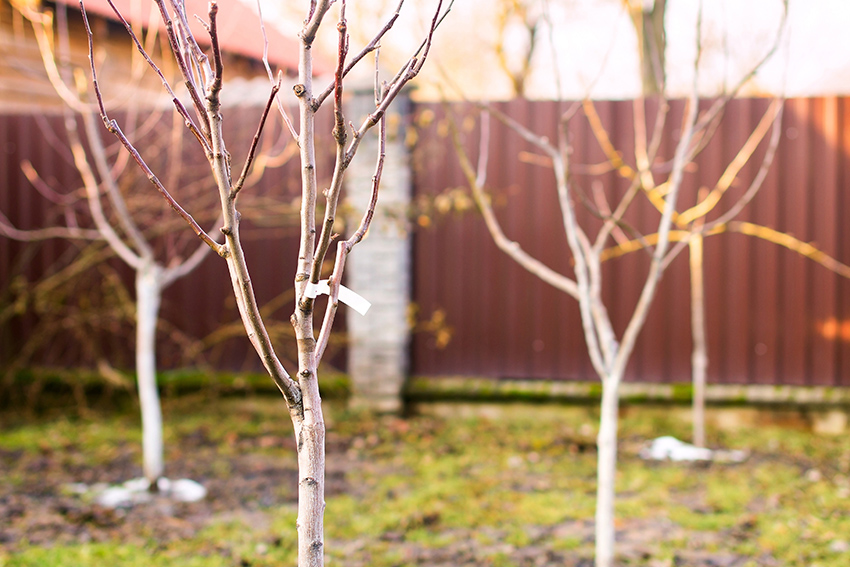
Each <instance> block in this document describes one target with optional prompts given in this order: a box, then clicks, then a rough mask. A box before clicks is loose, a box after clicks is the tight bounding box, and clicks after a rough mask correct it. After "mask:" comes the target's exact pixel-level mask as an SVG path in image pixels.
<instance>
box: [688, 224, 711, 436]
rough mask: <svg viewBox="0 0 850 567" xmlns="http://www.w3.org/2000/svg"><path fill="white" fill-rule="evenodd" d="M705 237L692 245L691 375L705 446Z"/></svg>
mask: <svg viewBox="0 0 850 567" xmlns="http://www.w3.org/2000/svg"><path fill="white" fill-rule="evenodd" d="M702 243H703V237H702V235H701V234H697V235H695V236H694V237H693V238H692V239H691V241H690V243H689V247H690V263H691V335H692V336H693V343H694V344H693V352H692V353H691V372H693V378H692V379H693V390H694V394H693V396H694V398H693V427H694V431H693V436H694V438H693V442H694V445H696V446H697V447H705V381H706V370H707V367H708V345H707V344H706V338H705V285H704V282H703V254H702Z"/></svg>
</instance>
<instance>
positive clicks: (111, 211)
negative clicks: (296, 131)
mask: <svg viewBox="0 0 850 567" xmlns="http://www.w3.org/2000/svg"><path fill="white" fill-rule="evenodd" d="M15 8H16V9H17V10H18V11H19V13H20V14H21V15H22V16H23V17H24V18H25V19H26V21H27V22H28V23H29V24H30V25H31V27H32V30H33V32H34V34H35V38H36V40H37V43H38V47H39V50H40V54H41V58H42V61H43V63H44V68H45V71H46V75H47V77H48V78H49V79H50V82H51V85H52V86H53V88H54V90H55V92H56V94H57V95H58V97H59V98H60V99H61V101H62V104H63V108H62V112H63V118H64V119H63V129H64V134H65V137H66V140H64V143H66V144H67V147H68V148H69V149H70V152H71V157H72V160H73V164H74V167H75V168H76V170H77V172H78V173H79V176H80V178H81V180H82V185H83V187H82V189H81V190H77V189H76V188H68V187H64V188H57V187H52V186H51V184H50V183H49V182H48V181H46V180H45V179H43V178H42V177H41V176H40V175H39V173H38V171H36V169H35V168H34V167H33V166H32V164H31V163H29V162H24V163H23V164H22V168H23V170H24V173H25V174H26V176H27V178H28V180H29V181H30V183H31V184H32V185H33V187H34V188H35V189H36V190H38V191H39V193H40V194H42V195H43V196H45V197H46V201H47V202H48V203H51V204H52V206H54V207H57V208H58V209H59V212H58V214H56V216H57V217H59V218H61V219H62V221H61V222H62V225H61V226H54V227H49V228H41V229H37V230H29V231H22V230H18V229H17V228H15V227H14V226H13V224H12V222H11V221H9V219H7V218H5V216H0V234H3V235H5V236H7V237H10V238H14V239H17V240H25V241H33V240H42V239H47V238H63V239H76V240H80V239H82V240H92V241H97V242H100V243H102V244H105V246H103V245H101V246H98V247H96V248H90V247H89V248H88V249H87V252H86V253H85V254H83V255H81V256H79V262H78V263H76V264H75V263H72V264H71V265H70V266H69V267H66V269H64V270H61V272H64V273H65V275H68V274H72V273H76V274H78V273H79V272H80V271H81V270H85V269H92V268H93V267H95V266H97V265H100V264H102V263H103V262H104V261H105V260H108V259H109V258H112V257H117V258H119V259H120V260H121V261H122V262H123V264H125V265H126V266H128V267H130V268H131V269H132V270H133V273H134V280H135V300H129V297H127V299H128V303H131V304H132V307H131V308H132V311H133V313H132V317H133V318H134V322H135V364H136V381H137V387H138V394H139V401H140V407H141V415H142V446H143V471H144V476H145V479H146V480H147V481H148V483H149V485H150V487H151V489H155V487H156V485H157V481H158V479H159V478H160V477H162V476H163V473H164V469H165V465H164V457H163V452H164V451H163V431H162V410H161V407H160V401H159V392H158V387H157V378H156V369H157V356H156V348H155V347H156V335H157V322H158V320H159V308H160V304H161V299H162V293H163V291H164V290H165V289H166V288H167V287H168V286H169V285H171V284H172V283H174V282H175V281H177V280H178V279H180V278H183V277H185V276H187V275H188V274H190V273H191V272H192V271H193V270H195V268H197V267H198V266H199V265H200V264H201V262H202V261H203V260H204V259H205V258H206V257H207V255H208V253H209V251H210V248H209V246H207V245H205V244H203V243H201V244H198V243H197V242H196V241H195V240H194V239H193V238H191V235H190V234H189V235H187V234H186V231H185V230H184V229H183V227H182V225H181V224H180V223H179V222H177V220H176V219H174V217H173V215H172V213H171V211H170V210H169V208H168V206H167V204H164V203H163V202H162V201H160V200H158V199H151V198H149V197H147V196H140V195H139V194H138V192H139V186H140V185H142V184H144V183H145V182H146V181H145V180H144V179H142V178H141V175H139V173H138V170H136V169H135V168H132V167H128V165H129V164H130V163H131V160H130V159H129V154H121V153H119V154H118V157H117V159H113V156H115V154H116V151H117V150H118V148H117V147H116V144H113V145H112V146H111V147H110V146H109V145H107V144H106V143H105V141H104V139H103V131H102V129H101V128H100V126H99V117H98V115H97V113H96V107H94V106H92V105H91V104H90V103H89V102H88V101H87V100H86V94H85V91H86V82H85V79H84V74H83V70H82V69H81V68H79V67H77V68H74V67H73V65H72V64H71V56H70V47H69V34H68V21H67V14H66V7H65V5H64V4H59V5H57V7H56V13H55V14H54V13H53V12H51V11H49V10H48V9H36V8H34V7H33V5H32V4H30V3H26V2H15ZM157 40H158V34H157V32H156V30H155V29H152V30H150V31H149V32H148V33H146V34H145V35H143V36H141V41H143V42H145V43H146V45H148V48H152V46H154V45H155V43H156V41H157ZM134 52H135V51H134ZM135 59H136V65H135V66H134V69H133V70H132V73H131V74H132V80H131V84H135V85H136V87H137V88H138V86H139V82H140V80H141V77H142V71H143V70H144V68H145V61H144V60H143V59H142V58H141V57H139V56H137V57H135ZM125 112H126V123H127V126H126V127H127V128H128V131H129V132H131V133H132V134H133V135H135V136H136V137H138V138H139V139H141V140H144V141H145V145H146V147H147V148H148V149H149V150H151V151H150V153H149V156H150V157H149V159H151V160H155V161H156V163H158V164H160V165H161V166H162V168H163V171H164V178H165V179H166V180H167V182H168V183H170V184H175V185H176V184H180V185H181V186H182V192H183V194H189V195H192V196H193V198H194V199H195V200H196V201H198V202H203V201H202V199H204V198H205V195H204V193H203V192H202V190H203V184H202V183H199V181H198V173H197V171H193V168H192V167H191V166H190V165H189V164H188V163H184V162H183V157H184V147H185V146H186V143H185V139H184V138H185V136H184V132H185V130H184V127H183V124H182V122H181V121H180V120H171V119H169V116H168V114H167V113H163V111H162V110H157V109H143V108H140V107H139V106H138V105H137V104H133V103H132V102H131V103H130V104H129V105H128V106H127V107H125ZM43 129H45V131H47V130H49V129H50V125H48V124H45V125H43ZM277 151H278V152H279V151H280V148H277ZM262 154H263V158H262V159H261V160H259V161H260V162H261V163H262V164H267V163H269V161H270V159H271V158H272V157H273V156H272V155H270V154H269V153H268V152H262ZM110 160H112V163H110ZM262 170H263V167H257V168H255V171H253V172H252V175H251V176H250V179H249V180H248V184H249V185H250V184H252V183H253V182H255V181H256V180H257V178H258V177H259V176H261V175H262ZM206 199H207V200H206V210H205V211H204V213H203V214H204V217H202V218H201V217H199V218H201V221H202V222H204V223H205V224H207V225H208V226H210V227H211V229H212V230H215V228H216V227H218V226H220V225H221V221H220V220H219V221H216V219H215V216H216V214H214V213H209V209H210V208H211V207H212V206H214V204H215V201H214V200H213V199H211V198H209V197H206ZM59 279H60V280H62V279H65V278H64V276H63V277H60V278H59ZM110 279H111V280H114V281H112V283H113V284H114V285H116V286H118V287H122V286H120V277H117V276H115V277H112V278H110ZM55 280H56V278H54V281H52V282H50V285H47V286H41V287H40V288H39V287H38V286H37V288H36V289H37V291H38V292H39V293H42V294H43V293H50V292H51V291H53V290H55V289H56V288H55V284H56V283H57V282H56V281H55ZM118 287H116V288H115V289H118ZM41 288H43V289H41ZM34 338H37V337H34ZM37 344H38V343H37V342H36V341H33V342H32V343H31V347H32V348H37ZM100 361H102V363H101V364H100V367H101V369H102V370H104V372H102V374H105V375H106V376H114V374H113V373H112V372H110V370H109V368H108V361H107V359H106V357H105V356H104V357H103V358H101V359H100ZM10 371H11V369H10Z"/></svg>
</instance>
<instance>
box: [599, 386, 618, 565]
mask: <svg viewBox="0 0 850 567" xmlns="http://www.w3.org/2000/svg"><path fill="white" fill-rule="evenodd" d="M619 387H620V377H619V376H608V377H607V378H605V379H603V380H602V402H601V404H600V415H599V435H598V437H597V441H596V444H597V451H598V453H597V485H596V567H610V566H611V565H612V564H613V561H614V541H615V533H614V532H615V530H614V500H615V480H616V475H617V427H618V422H619V409H620V408H619V406H620V394H619Z"/></svg>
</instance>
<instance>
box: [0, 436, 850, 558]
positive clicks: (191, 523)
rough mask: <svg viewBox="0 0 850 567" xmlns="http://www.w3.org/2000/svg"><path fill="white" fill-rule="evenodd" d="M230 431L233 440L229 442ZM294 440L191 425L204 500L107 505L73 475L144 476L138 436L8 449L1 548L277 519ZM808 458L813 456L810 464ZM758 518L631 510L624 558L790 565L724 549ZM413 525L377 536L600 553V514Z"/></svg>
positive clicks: (332, 461) (332, 467) (463, 547)
mask: <svg viewBox="0 0 850 567" xmlns="http://www.w3.org/2000/svg"><path fill="white" fill-rule="evenodd" d="M391 427H399V429H400V430H403V429H404V428H405V427H406V426H402V425H399V426H395V425H392V424H391ZM382 442H383V441H382ZM222 443H224V444H226V445H227V446H228V448H227V451H225V452H224V453H223V452H222V451H221V445H222ZM363 443H364V441H363V438H362V437H355V436H350V435H347V434H339V433H334V432H329V435H328V442H327V452H328V467H329V470H328V475H327V484H326V492H327V496H328V497H329V498H330V497H333V496H336V495H343V494H350V495H352V496H353V497H355V498H356V497H357V496H358V492H360V491H362V490H363V488H361V487H360V486H359V485H357V484H356V483H353V482H351V481H350V479H349V473H350V471H352V470H357V469H358V468H362V467H368V466H370V455H369V452H368V451H360V450H359V448H362V445H363ZM293 445H294V441H293V440H292V439H290V438H289V437H288V436H283V435H275V434H267V433H261V434H251V435H245V436H242V435H240V434H238V433H233V435H232V436H230V437H229V438H227V437H226V438H225V439H211V438H210V437H209V435H208V434H207V433H206V431H205V429H204V428H203V427H201V428H198V429H196V430H194V431H191V432H189V433H188V434H186V435H184V436H181V439H180V453H179V454H170V455H169V456H168V457H167V462H168V465H167V466H168V469H167V474H168V476H169V477H170V478H172V479H176V478H191V479H197V480H200V481H201V482H202V483H203V484H204V486H205V487H206V488H207V490H208V495H207V497H206V498H205V499H203V500H201V501H199V502H193V503H180V502H173V501H170V500H169V499H167V498H165V497H163V496H157V495H154V496H153V497H152V499H151V500H150V501H149V502H146V503H142V504H136V505H133V506H131V507H123V508H118V509H109V508H105V507H102V506H99V505H97V504H95V503H93V502H92V501H91V499H90V498H89V499H86V498H83V497H80V496H79V495H76V494H73V493H72V492H70V491H69V490H68V488H67V487H68V485H69V484H70V483H86V484H87V485H93V484H95V483H120V482H123V481H126V480H127V479H131V478H136V477H139V476H141V468H140V466H139V463H138V457H139V450H138V447H136V446H135V445H134V444H133V443H131V442H129V441H128V442H122V443H119V444H118V445H117V446H115V447H113V448H112V449H111V452H110V453H109V459H108V460H107V461H106V462H104V463H102V464H100V465H98V466H97V467H92V466H91V465H90V464H89V463H90V459H91V457H90V455H87V453H90V450H86V449H85V448H83V447H80V446H75V445H73V444H70V445H65V446H63V447H61V450H57V449H53V448H50V446H49V445H47V444H45V445H44V446H43V447H42V449H41V450H40V451H38V452H36V453H34V452H32V451H24V450H22V449H21V450H8V449H5V450H4V449H0V471H2V475H0V481H2V480H3V478H5V481H2V482H0V557H2V556H3V552H5V553H6V554H12V553H15V551H16V550H18V549H20V547H21V546H22V545H30V546H32V545H35V546H57V545H63V544H76V543H86V542H108V541H119V542H122V543H138V544H140V545H146V546H148V547H150V545H151V542H154V545H161V546H167V545H168V544H169V542H173V541H175V540H180V539H189V538H192V537H194V536H195V535H196V534H198V533H199V531H201V530H203V529H204V527H205V526H208V525H209V524H210V522H211V521H213V520H221V519H222V518H237V519H239V520H240V521H243V522H246V523H248V524H249V525H251V526H252V527H257V528H258V529H261V528H262V529H268V524H269V510H272V509H275V508H278V507H281V506H289V507H294V506H295V503H296V495H295V487H296V482H297V475H296V469H295V461H294V459H282V458H280V456H274V455H271V454H265V453H263V451H262V450H263V449H264V448H267V447H271V446H274V447H285V448H287V449H291V450H294V446H293ZM573 449H575V450H576V451H580V452H583V453H586V452H594V451H595V448H594V447H593V446H592V445H590V446H577V447H575V448H574V447H572V446H570V447H569V450H571V451H572V450H573ZM628 450H629V449H628V448H626V451H628ZM758 459H759V457H758V455H755V456H753V460H754V461H755V460H758ZM751 464H752V463H749V464H746V465H742V466H744V467H746V466H751ZM691 466H694V467H698V466H700V465H691ZM805 468H806V465H803V466H802V467H801V469H800V470H801V471H803V470H805ZM694 470H696V469H694ZM517 489H518V490H526V489H527V490H528V491H534V490H535V487H534V486H533V485H531V484H530V485H529V486H528V487H524V486H522V485H518V487H517ZM360 495H361V496H362V492H361V494H360ZM694 506H699V503H694ZM754 514H757V511H754ZM753 518H756V516H755V515H754V516H753ZM329 521H330V520H329ZM437 521H439V518H436V519H434V518H430V516H428V515H427V514H426V515H423V516H422V518H420V519H419V522H418V523H419V525H418V526H414V527H420V528H421V527H425V528H427V527H428V526H429V522H431V523H435V522H437ZM754 526H755V521H751V522H750V521H742V522H740V523H738V524H737V525H735V526H734V527H733V528H728V527H726V528H722V529H718V530H716V531H687V530H686V529H684V528H682V527H681V526H679V525H677V524H675V523H674V522H672V521H670V520H668V519H666V518H664V517H659V516H657V515H655V516H652V517H650V518H646V519H632V520H627V521H621V522H619V523H618V526H617V527H618V555H619V560H620V563H621V564H622V565H646V566H650V567H662V566H665V565H668V566H672V565H676V566H690V567H736V566H738V567H743V566H764V567H772V566H779V565H785V564H786V563H782V562H780V561H778V560H777V559H776V558H774V557H773V556H772V555H770V554H762V555H757V556H753V555H743V554H737V553H734V552H731V551H726V550H729V549H733V548H734V547H735V546H733V545H731V544H732V543H734V542H741V541H745V540H747V539H748V538H750V537H752V536H753V535H754V529H755V528H754ZM410 527H411V526H410V525H407V526H405V525H399V526H397V527H395V528H394V529H387V530H386V531H385V532H384V533H375V534H371V535H370V537H371V538H374V539H379V540H381V541H384V542H388V544H391V545H392V546H393V548H394V550H395V552H397V553H398V554H399V555H400V556H401V557H403V558H404V561H403V562H402V563H399V564H400V565H402V564H403V565H423V566H424V565H427V566H447V567H448V566H459V565H469V566H473V565H474V566H479V565H480V566H485V565H486V566H490V565H494V563H493V562H492V557H493V556H494V554H499V555H500V556H501V557H503V558H505V560H506V561H507V563H505V564H506V565H517V566H521V567H548V566H556V565H558V566H564V565H567V566H590V565H592V563H591V562H590V560H589V559H588V557H589V555H590V554H591V553H592V541H593V524H592V517H589V518H588V517H585V518H580V519H565V520H563V521H560V522H558V523H556V524H555V525H551V524H549V525H541V526H533V525H532V526H529V527H528V530H527V534H528V537H527V540H526V541H524V542H523V543H522V544H519V545H518V544H516V543H506V542H504V541H502V539H503V535H504V534H503V533H502V532H501V531H500V530H499V528H498V526H496V527H495V528H494V527H489V526H488V527H485V528H469V530H468V533H466V532H465V533H464V534H455V535H460V537H452V538H450V542H449V543H448V544H447V545H445V546H441V547H435V546H433V545H420V544H419V543H417V542H416V541H410V540H408V538H407V530H408V529H409V528H410ZM455 529H456V528H455ZM476 529H483V530H485V531H488V534H485V535H488V536H489V537H479V536H481V535H482V534H481V533H474V532H475V530H476ZM473 535H474V536H476V537H473ZM467 536H468V537H467ZM567 536H568V537H570V538H578V539H580V540H581V545H580V549H577V550H572V549H568V550H565V549H563V547H562V546H558V545H557V542H558V541H561V540H563V538H564V537H567ZM671 540H672V541H675V540H683V541H687V545H686V546H684V548H683V549H681V550H680V551H678V552H677V553H676V555H675V557H673V558H672V559H671V558H669V557H668V558H666V559H665V560H664V561H659V560H656V559H654V558H653V552H652V550H653V549H656V547H655V546H656V544H657V543H658V542H659V541H671ZM842 541H843V540H842ZM24 542H25V543H24ZM361 543H362V542H361ZM361 543H358V542H352V541H345V542H328V546H329V548H330V547H331V546H334V545H337V546H339V545H344V546H351V547H352V549H355V550H356V549H357V547H358V545H361ZM268 545H270V546H274V545H276V542H275V541H274V540H271V541H269V542H268ZM848 557H850V554H848ZM234 564H235V565H240V566H241V567H248V566H249V565H251V564H252V563H251V561H250V560H245V559H240V560H234ZM368 564H369V562H368V557H361V556H359V555H357V554H356V553H353V554H352V555H351V557H350V561H347V562H346V566H347V567H352V566H353V567H359V566H360V565H363V566H364V567H365V565H368ZM831 564H832V563H830V565H831Z"/></svg>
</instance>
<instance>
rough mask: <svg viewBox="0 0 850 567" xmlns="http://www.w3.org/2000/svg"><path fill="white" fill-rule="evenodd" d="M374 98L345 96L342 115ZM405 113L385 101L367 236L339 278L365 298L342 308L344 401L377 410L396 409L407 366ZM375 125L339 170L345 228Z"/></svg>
mask: <svg viewBox="0 0 850 567" xmlns="http://www.w3.org/2000/svg"><path fill="white" fill-rule="evenodd" d="M349 92H351V91H349ZM373 100H374V93H373V91H372V90H371V89H368V90H364V91H359V92H356V93H354V94H353V95H351V96H350V98H349V100H348V102H347V105H348V106H347V117H348V119H349V120H351V121H352V122H353V123H354V124H355V125H359V124H360V123H361V121H362V119H363V118H364V117H365V116H366V115H367V113H368V112H370V111H371V110H372V109H374V102H373ZM409 112H410V101H409V99H408V98H407V96H400V97H399V98H398V99H397V100H396V101H395V102H394V103H393V105H392V106H391V113H390V114H389V115H388V117H387V147H386V157H385V161H384V168H383V176H382V181H381V189H380V194H379V195H380V197H379V199H378V207H377V209H376V212H375V217H374V220H373V222H372V225H371V228H370V230H369V232H368V234H367V235H366V238H365V239H364V240H363V241H362V242H361V243H360V244H358V245H357V246H356V247H355V248H354V250H353V251H352V252H351V255H350V256H349V257H348V261H347V266H346V270H345V274H346V280H345V285H347V286H348V287H350V288H351V289H353V290H354V291H356V292H357V293H359V294H360V295H362V296H364V297H365V298H366V299H368V300H369V301H370V302H372V307H371V309H370V310H369V312H368V313H367V314H366V315H365V316H361V315H359V314H357V313H355V312H353V311H350V310H349V312H348V319H347V322H348V338H349V343H348V371H349V374H350V376H351V382H352V390H353V391H352V399H351V404H352V406H355V407H364V408H368V409H371V410H375V411H381V412H396V411H399V410H400V409H401V406H402V398H401V395H402V390H403V388H404V383H405V380H406V379H407V371H408V344H409V340H410V329H409V326H408V322H407V310H408V304H409V302H410V277H411V274H410V270H411V266H410V263H411V261H410V253H411V244H410V230H409V226H408V222H407V211H408V209H409V203H410V199H411V191H412V187H411V172H410V164H409V156H408V152H407V148H406V145H405V139H404V138H405V133H406V124H407V120H406V116H407V114H408V113H409ZM374 130H375V129H373V131H372V132H370V133H369V135H368V137H367V138H366V139H364V140H363V141H362V142H361V145H360V149H359V150H358V152H357V156H356V157H355V159H354V160H353V161H352V163H351V166H350V167H349V170H348V173H347V175H346V187H345V189H346V201H347V203H348V205H349V207H348V209H349V210H350V211H351V213H350V216H349V217H348V218H347V225H348V227H347V228H348V229H347V230H346V232H349V233H350V232H351V231H353V230H355V228H356V227H357V226H358V225H359V223H360V218H361V216H362V214H363V212H364V211H365V210H366V205H367V204H368V202H369V198H370V195H371V188H372V176H373V175H374V173H375V164H376V160H377V150H378V138H377V133H376V132H375V131H374Z"/></svg>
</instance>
